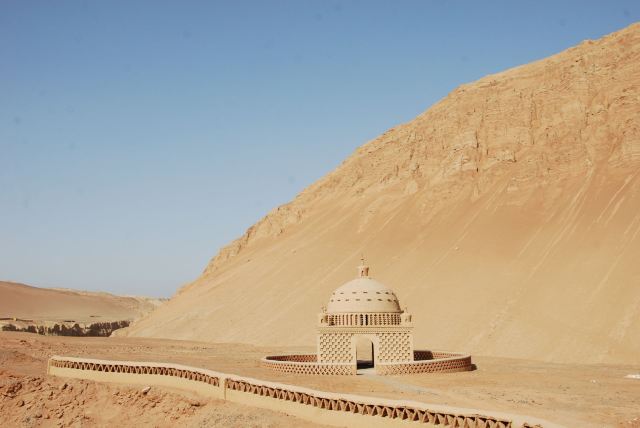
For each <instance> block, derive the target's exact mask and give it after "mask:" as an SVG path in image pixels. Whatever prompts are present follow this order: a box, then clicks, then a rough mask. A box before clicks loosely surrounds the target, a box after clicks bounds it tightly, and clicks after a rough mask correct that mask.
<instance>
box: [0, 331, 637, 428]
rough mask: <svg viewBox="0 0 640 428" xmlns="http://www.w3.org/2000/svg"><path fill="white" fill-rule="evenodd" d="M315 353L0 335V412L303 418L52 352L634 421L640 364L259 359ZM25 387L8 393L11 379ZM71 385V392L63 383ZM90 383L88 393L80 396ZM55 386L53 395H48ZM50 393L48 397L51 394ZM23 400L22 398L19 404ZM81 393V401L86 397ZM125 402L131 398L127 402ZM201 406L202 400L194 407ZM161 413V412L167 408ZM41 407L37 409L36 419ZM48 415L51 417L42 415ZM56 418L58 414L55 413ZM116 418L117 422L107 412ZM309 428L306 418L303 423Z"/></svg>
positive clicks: (538, 413)
mask: <svg viewBox="0 0 640 428" xmlns="http://www.w3.org/2000/svg"><path fill="white" fill-rule="evenodd" d="M300 351H303V352H312V351H313V350H312V349H309V348H306V349H305V348H274V347H272V348H266V347H254V346H249V345H238V344H212V343H203V342H182V341H171V340H161V339H137V338H70V337H43V336H36V335H30V334H24V333H9V332H4V333H0V367H2V373H1V374H0V382H2V387H1V389H0V391H2V394H3V397H2V398H0V410H1V412H0V414H2V419H4V420H5V421H9V422H11V423H16V424H22V425H24V426H29V424H36V425H37V424H39V423H43V422H47V423H52V424H54V423H57V422H56V421H57V420H58V415H59V414H62V415H63V416H61V420H62V421H63V422H64V423H65V424H72V423H81V422H83V421H84V423H88V424H89V425H91V424H101V423H112V422H114V421H117V422H118V423H122V424H125V425H132V424H134V423H138V422H145V423H148V424H161V425H162V424H165V423H166V424H168V425H170V424H172V422H175V421H180V423H182V424H186V425H187V426H198V425H201V424H212V423H213V424H215V423H219V424H221V425H234V424H235V425H237V426H245V425H252V424H256V425H258V426H269V425H273V426H282V425H289V426H291V425H295V426H304V424H303V423H302V421H300V420H294V419H293V418H290V417H288V416H285V415H281V414H277V413H273V412H266V411H263V410H258V409H246V408H243V407H242V406H237V405H233V404H231V403H221V402H215V401H206V400H203V399H202V398H199V397H194V396H190V395H188V394H185V393H182V392H178V391H167V390H163V389H160V388H153V389H152V391H150V392H149V394H147V395H143V394H141V392H140V389H139V388H129V387H125V386H113V385H102V384H99V385H97V384H93V383H92V382H85V381H83V382H80V381H66V382H65V381H64V380H60V379H51V378H46V376H45V371H46V359H47V357H49V356H50V355H53V354H58V355H66V356H84V357H94V358H106V359H122V360H141V361H168V362H176V363H182V364H187V365H192V366H196V367H205V368H209V369H213V370H218V371H222V372H227V373H234V374H239V375H245V376H252V377H256V378H260V379H267V380H273V381H280V382H285V383H290V384H296V385H302V386H308V387H312V388H317V389H322V390H328V391H336V392H350V393H357V394H364V395H374V396H380V397H389V398H396V399H402V398H406V399H415V400H418V401H422V402H426V403H438V404H446V405H450V406H459V407H470V408H478V409H486V410H487V413H490V411H491V410H494V411H502V412H508V413H513V414H521V415H530V416H533V417H538V418H542V419H546V420H548V421H551V422H555V423H559V424H563V425H566V426H568V427H576V426H580V427H602V426H624V427H640V380H636V379H628V378H625V376H626V375H628V374H632V373H638V372H640V366H637V365H636V366H625V365H607V364H596V365H576V364H571V365H569V364H552V363H544V362H536V361H526V360H518V359H504V358H490V357H475V358H474V361H475V363H476V364H477V365H478V370H476V371H474V372H467V373H454V374H423V375H412V376H387V377H382V376H369V375H365V376H355V377H335V376H327V377H315V376H299V375H287V374H280V373H275V372H272V371H270V370H267V369H264V368H262V367H260V366H259V364H258V360H259V358H260V357H261V356H263V355H265V354H272V353H285V352H300ZM16 382H19V383H20V384H21V385H22V388H21V389H19V390H17V391H14V392H12V393H9V391H10V390H11V388H13V389H15V387H12V386H11V385H14V384H16ZM64 383H67V384H69V385H72V386H73V389H72V390H67V389H68V388H67V389H63V387H62V385H64ZM82 390H87V391H89V393H88V395H86V394H84V395H83V394H78V391H82ZM51 391H52V392H51ZM49 396H51V398H49ZM21 400H23V401H24V405H22V406H19V404H20V403H21ZM83 400H84V401H83ZM123 403H133V405H126V406H124V405H123ZM193 403H199V404H195V405H194V404H193ZM165 412H166V413H165ZM38 414H41V415H43V416H42V417H41V418H36V416H37V415H38ZM46 415H48V416H49V418H50V419H44V418H45V417H46ZM51 418H54V419H51ZM109 418H115V419H109ZM309 426H310V425H309Z"/></svg>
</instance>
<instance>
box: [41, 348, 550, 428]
mask: <svg viewBox="0 0 640 428" xmlns="http://www.w3.org/2000/svg"><path fill="white" fill-rule="evenodd" d="M298 363H300V364H304V363H303V362H298ZM47 372H48V373H49V374H51V375H54V376H66V377H74V378H81V379H92V380H103V381H115V382H124V383H135V379H136V378H137V377H140V378H143V379H144V381H145V383H146V382H149V383H153V382H156V383H157V384H161V385H171V383H170V380H171V379H175V380H176V381H179V382H176V383H175V385H172V386H176V387H187V388H189V389H194V390H197V391H199V392H204V391H207V388H208V389H210V390H211V391H212V392H211V393H210V394H209V395H211V396H215V397H220V398H223V399H227V400H230V401H234V402H241V403H244V404H249V405H256V406H259V407H264V408H272V409H279V410H283V411H285V412H287V413H289V414H293V415H296V416H300V417H303V418H306V419H311V420H315V421H321V422H325V423H331V424H332V425H339V424H343V421H348V422H349V423H350V424H351V423H355V424H357V425H359V426H367V427H371V426H387V424H393V425H396V423H400V424H401V426H406V423H407V422H415V423H419V424H423V426H444V427H471V426H474V427H494V428H512V427H514V426H515V425H514V420H513V418H511V419H510V418H507V417H495V416H486V415H481V414H478V413H476V412H471V411H470V413H469V414H461V413H459V412H452V411H450V410H446V409H444V408H438V407H439V406H428V405H426V404H425V403H420V402H416V401H408V400H402V401H401V400H390V399H385V398H378V397H367V396H358V395H351V394H342V393H332V392H326V391H318V390H313V389H309V388H304V387H299V386H295V385H287V384H282V383H277V382H269V381H264V380H259V379H253V378H248V377H242V376H236V375H232V374H225V373H220V372H215V371H211V370H207V369H201V368H195V367H189V366H183V365H179V364H167V363H155V362H131V361H109V360H94V359H84V358H70V357H59V356H54V357H51V358H50V359H49V362H48V367H47ZM96 375H100V376H96ZM161 379H166V380H168V381H169V382H167V381H166V380H165V381H163V382H160V380H161ZM191 385H193V388H192V387H191ZM251 397H255V398H251ZM278 403H279V404H278ZM307 408H309V409H315V410H313V411H309V410H306V409H307ZM340 415H343V416H340ZM336 416H337V417H336ZM369 417H371V419H369ZM518 423H519V425H520V426H521V427H523V428H525V427H527V428H528V427H541V425H532V424H529V423H527V422H525V421H521V422H518Z"/></svg>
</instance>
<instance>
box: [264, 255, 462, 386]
mask: <svg viewBox="0 0 640 428" xmlns="http://www.w3.org/2000/svg"><path fill="white" fill-rule="evenodd" d="M411 318H412V317H411V314H409V313H408V312H407V310H406V309H405V310H402V309H401V307H400V302H399V301H398V297H397V296H396V294H395V293H394V292H393V290H391V289H390V288H388V287H386V286H385V285H383V284H381V283H380V282H378V281H376V280H374V279H373V278H371V277H370V276H369V267H368V266H366V265H365V264H364V260H363V261H362V264H361V265H360V266H358V276H357V277H356V278H355V279H353V280H351V281H349V282H347V283H346V284H344V285H342V286H341V287H338V288H337V289H336V290H335V291H334V292H333V293H331V296H330V297H329V302H328V304H327V306H326V307H323V308H322V311H321V312H320V313H319V314H318V324H317V333H318V334H317V353H316V354H305V355H274V356H268V357H265V358H263V359H262V365H264V366H266V367H270V368H273V369H275V370H278V371H283V372H289V373H304V374H333V375H336V374H338V375H348V374H357V372H358V369H359V368H360V369H364V368H368V369H371V368H372V369H374V370H375V372H376V374H403V373H423V372H445V371H449V372H450V371H466V370H472V369H473V365H472V363H471V356H469V355H462V354H456V353H451V352H436V351H427V350H420V351H416V350H414V345H413V324H412V322H411ZM367 345H368V346H367ZM367 348H369V349H367ZM367 351H368V352H367Z"/></svg>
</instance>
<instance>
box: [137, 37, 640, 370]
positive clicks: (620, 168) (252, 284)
mask: <svg viewBox="0 0 640 428" xmlns="http://www.w3.org/2000/svg"><path fill="white" fill-rule="evenodd" d="M638 70H640V24H634V25H632V26H630V27H628V28H626V29H623V30H621V31H619V32H616V33H613V34H611V35H608V36H605V37H603V38H602V39H599V40H597V41H585V42H583V43H581V44H580V45H578V46H576V47H573V48H570V49H568V50H566V51H564V52H562V53H559V54H557V55H554V56H552V57H549V58H546V59H543V60H540V61H536V62H534V63H531V64H528V65H523V66H520V67H516V68H513V69H510V70H507V71H505V72H502V73H498V74H494V75H490V76H487V77H485V78H483V79H480V80H478V81H476V82H473V83H470V84H466V85H462V86H460V87H459V88H457V89H456V90H454V91H453V92H452V93H450V94H449V95H448V96H447V97H445V98H444V99H443V100H441V101H440V102H438V103H436V104H435V105H434V106H432V107H431V108H430V109H428V110H427V111H426V112H424V113H423V114H421V115H419V116H418V117H417V118H415V119H414V120H412V121H410V122H408V123H406V124H403V125H399V126H397V127H395V128H393V129H391V130H389V131H387V132H385V133H384V134H383V135H381V136H380V137H378V138H376V139H375V140H373V141H371V142H368V143H367V144H365V145H363V146H362V147H360V148H359V149H357V150H356V152H355V153H354V154H353V155H351V156H350V157H349V158H347V159H346V160H345V161H344V162H343V163H342V165H340V166H339V167H338V168H337V169H336V170H335V171H333V172H331V173H330V174H328V175H327V176H326V177H324V178H322V179H321V180H319V181H317V182H316V183H314V184H313V185H311V186H310V187H309V188H307V189H305V190H304V191H303V192H302V193H301V194H299V195H298V196H297V197H296V198H295V199H294V200H293V201H292V202H290V203H289V204H286V205H283V206H281V207H278V208H276V209H274V210H273V211H272V212H270V213H269V214H268V215H267V216H265V217H264V218H263V219H262V220H260V221H259V222H258V223H256V224H255V225H254V226H252V227H251V228H249V229H248V230H247V232H246V233H245V234H244V235H243V236H242V237H241V238H239V239H238V240H236V241H234V242H232V243H231V244H229V245H228V246H226V247H225V248H223V249H222V250H221V251H220V252H219V253H218V254H217V255H216V256H215V257H214V258H213V259H212V261H211V262H210V263H209V265H208V266H207V267H206V269H205V271H204V272H203V274H202V276H201V277H200V278H198V279H197V280H196V281H195V282H193V283H192V284H189V285H188V286H186V287H184V288H183V289H181V290H180V291H179V293H178V294H176V296H174V297H173V298H172V299H171V301H170V302H169V303H168V304H166V305H164V306H163V307H161V308H159V309H158V310H156V311H154V312H153V313H151V314H150V315H149V316H147V317H145V318H143V319H141V320H140V321H138V322H136V323H134V325H133V326H132V327H130V328H129V329H127V334H130V335H137V336H154V337H168V338H178V339H196V338H197V339H206V340H213V341H234V342H249V343H256V344H279V345H287V344H290V345H304V344H306V345H310V346H313V345H314V343H315V341H314V323H315V312H317V310H318V308H319V307H320V305H322V304H325V303H326V300H327V298H328V296H329V294H330V293H331V290H332V289H334V288H336V287H338V286H339V285H341V284H342V283H343V282H345V281H347V280H348V279H350V278H351V277H352V276H353V269H354V268H355V266H356V265H357V259H358V258H359V257H360V255H361V254H362V253H364V254H365V255H366V257H367V259H368V260H369V263H370V265H371V267H372V274H373V276H376V277H377V279H379V280H381V281H382V282H384V283H386V284H387V285H388V286H390V287H391V288H393V289H394V290H395V291H396V292H397V294H398V297H399V299H400V302H401V304H403V305H404V304H406V305H408V306H409V308H410V310H411V311H412V312H413V313H414V314H415V316H414V320H415V323H416V332H415V340H416V344H417V345H418V346H420V347H424V346H428V347H431V348H440V349H457V350H464V351H469V352H473V353H481V354H490V355H501V356H513V357H524V358H535V359H543V360H552V361H566V362H573V361H579V362H600V361H610V362H634V361H637V355H638V353H639V352H640V343H639V342H638V341H637V340H636V338H637V337H640V286H639V285H640V265H639V264H638V263H637V260H638V259H639V258H638V257H639V256H640V73H638Z"/></svg>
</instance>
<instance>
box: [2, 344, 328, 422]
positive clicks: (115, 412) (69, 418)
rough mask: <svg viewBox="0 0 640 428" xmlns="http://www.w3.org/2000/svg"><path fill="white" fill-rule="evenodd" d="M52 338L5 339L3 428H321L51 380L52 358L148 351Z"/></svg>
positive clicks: (239, 409)
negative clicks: (61, 354)
mask: <svg viewBox="0 0 640 428" xmlns="http://www.w3.org/2000/svg"><path fill="white" fill-rule="evenodd" d="M42 339H44V340H42ZM51 339H52V338H51V337H44V338H42V337H41V336H36V335H33V334H27V333H1V334H0V426H3V427H39V426H42V427H49V426H51V427H93V426H122V427H130V426H155V427H175V426H184V427H210V426H219V427H273V428H275V427H282V426H296V427H303V428H304V427H309V428H311V427H321V426H322V425H317V424H313V423H310V422H307V421H304V420H301V419H298V418H295V417H292V416H288V415H286V414H283V413H278V412H270V411H267V410H261V409H255V408H251V407H247V406H242V405H239V404H234V403H229V402H226V401H220V400H212V399H208V398H204V397H201V396H198V395H196V394H193V393H189V392H185V391H179V390H171V389H168V388H162V389H161V388H156V387H152V388H151V389H150V390H148V391H145V388H141V387H129V386H126V385H117V384H107V383H95V382H89V381H84V380H76V379H61V378H56V377H49V376H47V375H46V358H47V357H48V355H50V354H52V353H53V352H58V353H59V352H60V351H65V352H75V353H80V352H81V350H82V349H85V350H86V351H87V352H90V351H96V352H100V353H102V355H105V356H106V355H108V354H111V356H112V357H113V356H114V355H113V354H112V351H114V350H115V349H118V350H122V351H125V350H128V351H129V352H132V351H133V352H135V351H138V352H139V351H140V350H142V349H150V346H147V345H143V346H135V345H132V344H127V345H122V344H120V345H116V346H115V348H114V347H113V346H112V345H110V344H109V343H106V342H92V343H86V342H79V341H71V342H70V343H68V344H67V343H65V342H66V341H60V340H51ZM57 339H60V338H57ZM153 346H154V347H157V348H158V349H164V350H165V352H167V351H168V352H171V349H173V347H166V346H164V345H160V344H154V345H153ZM98 349H99V350H100V351H98ZM109 350H111V352H110V351H109ZM176 354H178V355H179V352H178V353H176Z"/></svg>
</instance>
